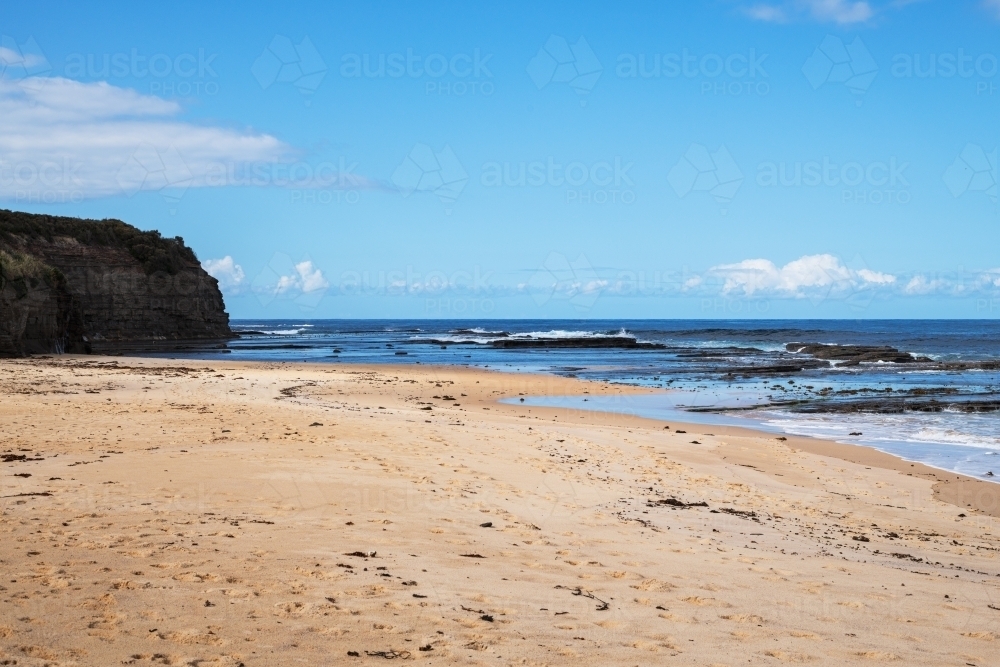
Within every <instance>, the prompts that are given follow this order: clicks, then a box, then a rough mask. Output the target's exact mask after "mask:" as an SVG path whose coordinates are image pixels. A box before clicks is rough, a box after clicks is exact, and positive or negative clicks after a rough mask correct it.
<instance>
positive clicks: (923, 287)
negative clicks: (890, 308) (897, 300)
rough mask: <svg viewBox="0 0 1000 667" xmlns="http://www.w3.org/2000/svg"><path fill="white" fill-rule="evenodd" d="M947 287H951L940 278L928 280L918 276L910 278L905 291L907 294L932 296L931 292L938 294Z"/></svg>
mask: <svg viewBox="0 0 1000 667" xmlns="http://www.w3.org/2000/svg"><path fill="white" fill-rule="evenodd" d="M947 287H949V284H948V282H947V281H945V280H942V279H940V278H933V279H928V278H926V277H924V276H922V275H916V276H913V277H912V278H910V281H909V282H908V283H906V287H904V288H903V291H904V292H906V293H907V294H930V293H931V292H938V291H941V290H943V289H945V288H947Z"/></svg>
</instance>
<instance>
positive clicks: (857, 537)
mask: <svg viewBox="0 0 1000 667" xmlns="http://www.w3.org/2000/svg"><path fill="white" fill-rule="evenodd" d="M851 539H852V540H854V541H855V542H871V540H870V539H868V538H867V537H865V536H864V535H854V536H852V537H851Z"/></svg>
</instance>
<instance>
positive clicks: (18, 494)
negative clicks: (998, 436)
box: [0, 491, 965, 516]
mask: <svg viewBox="0 0 1000 667" xmlns="http://www.w3.org/2000/svg"><path fill="white" fill-rule="evenodd" d="M51 495H52V494H51V493H49V492H48V491H36V492H33V493H15V494H14V495H12V496H0V498H22V497H24V496H51ZM962 516H965V515H964V514H963V515H962Z"/></svg>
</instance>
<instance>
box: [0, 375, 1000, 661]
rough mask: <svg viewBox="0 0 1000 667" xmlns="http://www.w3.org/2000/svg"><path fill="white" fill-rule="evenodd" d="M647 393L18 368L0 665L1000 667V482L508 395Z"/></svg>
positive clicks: (514, 382) (9, 451) (5, 503)
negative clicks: (538, 404) (524, 401)
mask: <svg viewBox="0 0 1000 667" xmlns="http://www.w3.org/2000/svg"><path fill="white" fill-rule="evenodd" d="M638 391H640V390H638V389H633V388H628V387H622V386H617V385H607V384H603V383H590V382H583V381H579V380H573V379H565V378H556V377H548V376H533V375H505V374H501V373H494V372H488V371H483V370H469V369H459V368H434V367H423V366H419V365H417V366H405V367H404V366H396V367H388V366H375V367H367V368H362V367H352V366H346V365H330V366H321V365H315V364H312V365H293V364H267V363H256V364H249V363H233V362H196V361H191V360H184V361H166V360H150V359H133V358H123V357H117V358H111V357H69V356H67V357H59V358H52V359H43V358H38V359H30V360H15V361H10V360H7V361H0V434H2V442H0V457H2V458H0V496H3V497H2V498H0V564H2V572H3V575H4V576H3V578H2V579H0V664H17V665H112V664H131V665H162V664H167V665H199V666H207V665H227V666H228V665H231V666H233V667H235V666H236V665H240V664H243V665H246V666H247V667H250V666H252V665H289V664H323V665H326V664H371V663H373V662H380V661H382V660H384V659H387V658H390V659H399V660H404V661H406V660H413V661H421V662H426V663H427V664H463V665H464V664H491V665H499V664H525V665H545V664H552V665H561V664H566V665H569V664H572V665H588V664H593V665H609V664H616V665H617V664H621V665H643V664H677V665H690V664H704V665H710V664H715V665H745V664H782V663H789V662H791V663H794V662H802V663H811V664H836V665H841V664H878V663H882V662H898V663H899V664H907V665H910V664H914V665H942V664H956V665H966V664H972V665H989V664H1000V658H998V655H1000V650H998V649H1000V642H998V641H997V640H998V639H1000V535H998V526H997V520H998V519H997V518H996V517H998V516H1000V514H998V502H997V494H996V489H997V488H1000V487H997V486H996V485H993V484H990V483H986V482H980V481H977V480H972V479H967V478H961V477H959V476H956V475H953V474H950V473H944V472H941V471H938V470H934V469H931V468H927V467H925V466H921V465H919V464H913V465H911V464H910V463H908V462H905V461H901V460H900V459H896V458H894V457H891V456H888V455H885V454H881V453H879V452H876V451H874V450H869V449H865V448H861V447H854V446H851V445H839V444H836V443H829V442H823V441H819V440H810V439H806V438H789V439H787V440H779V439H777V438H775V436H774V435H773V434H764V433H757V432H754V431H749V430H743V429H732V428H723V427H706V426H703V425H702V426H700V425H693V424H687V425H685V424H673V423H671V424H670V425H669V428H666V427H665V425H664V424H663V423H662V422H658V421H653V420H645V419H639V418H635V417H631V416H629V415H626V414H617V413H597V412H582V411H574V410H561V409H542V408H528V407H525V406H521V405H507V404H500V403H497V400H498V399H499V398H503V397H512V396H513V397H516V396H517V395H518V394H524V395H544V394H553V395H567V394H575V393H580V394H583V393H585V392H589V393H590V394H592V395H598V394H604V395H617V394H622V393H636V392H638ZM5 661H6V662H5ZM13 661H16V663H15V662H13Z"/></svg>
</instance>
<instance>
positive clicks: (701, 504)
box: [646, 498, 708, 507]
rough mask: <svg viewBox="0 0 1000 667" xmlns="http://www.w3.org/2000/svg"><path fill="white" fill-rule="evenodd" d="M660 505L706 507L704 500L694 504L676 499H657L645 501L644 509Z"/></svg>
mask: <svg viewBox="0 0 1000 667" xmlns="http://www.w3.org/2000/svg"><path fill="white" fill-rule="evenodd" d="M661 505H667V506H669V507H708V503H706V502H705V501H704V500H699V501H698V502H696V503H686V502H684V501H683V500H677V498H657V499H656V500H647V501H646V507H658V506H661Z"/></svg>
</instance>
